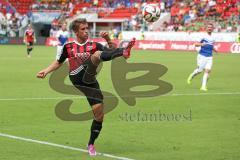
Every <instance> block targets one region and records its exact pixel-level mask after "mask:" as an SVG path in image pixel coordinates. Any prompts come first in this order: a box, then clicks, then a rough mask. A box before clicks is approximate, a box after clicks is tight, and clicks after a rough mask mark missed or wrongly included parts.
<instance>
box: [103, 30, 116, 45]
mask: <svg viewBox="0 0 240 160" xmlns="http://www.w3.org/2000/svg"><path fill="white" fill-rule="evenodd" d="M100 36H101V37H102V38H103V39H105V41H106V42H107V44H108V47H109V48H111V49H114V48H117V44H115V43H113V42H112V40H111V38H110V37H109V34H108V32H104V31H102V32H100Z"/></svg>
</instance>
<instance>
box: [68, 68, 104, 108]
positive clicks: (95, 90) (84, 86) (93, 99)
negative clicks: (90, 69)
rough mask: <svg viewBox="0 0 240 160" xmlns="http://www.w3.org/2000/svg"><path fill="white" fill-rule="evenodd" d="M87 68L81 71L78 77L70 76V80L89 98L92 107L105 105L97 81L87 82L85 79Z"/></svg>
mask: <svg viewBox="0 0 240 160" xmlns="http://www.w3.org/2000/svg"><path fill="white" fill-rule="evenodd" d="M86 74H87V72H86V68H85V69H83V70H82V71H80V72H79V73H78V74H76V75H69V78H70V80H71V81H72V83H73V85H74V86H75V87H76V88H77V89H79V90H80V91H81V92H83V93H84V95H85V96H86V97H87V100H88V103H89V104H90V106H93V105H95V104H99V103H103V94H102V91H101V90H100V86H99V84H98V81H97V80H96V79H95V77H94V78H93V79H95V80H94V81H91V82H86V81H85V80H84V79H85V78H84V77H86Z"/></svg>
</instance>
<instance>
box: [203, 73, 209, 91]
mask: <svg viewBox="0 0 240 160" xmlns="http://www.w3.org/2000/svg"><path fill="white" fill-rule="evenodd" d="M207 81H208V73H204V75H203V79H202V88H206V87H207Z"/></svg>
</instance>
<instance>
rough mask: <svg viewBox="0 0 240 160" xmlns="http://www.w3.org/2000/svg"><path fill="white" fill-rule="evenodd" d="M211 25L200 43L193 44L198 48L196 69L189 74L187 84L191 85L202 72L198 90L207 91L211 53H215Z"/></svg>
mask: <svg viewBox="0 0 240 160" xmlns="http://www.w3.org/2000/svg"><path fill="white" fill-rule="evenodd" d="M213 29H214V27H213V24H211V23H209V24H208V25H207V29H206V31H207V33H206V34H205V35H204V36H203V37H202V38H201V40H200V42H197V43H195V46H196V47H200V50H199V54H198V57H197V65H198V67H197V68H196V69H195V70H194V71H193V73H191V74H190V75H189V77H188V80H187V83H188V84H191V81H192V79H193V78H194V77H195V76H196V75H198V74H199V73H201V72H202V71H204V75H203V79H202V87H201V88H200V90H202V91H207V90H208V89H207V81H208V78H209V74H210V72H211V69H212V64H213V51H215V52H217V50H216V49H215V48H214V43H215V39H214V37H213V35H212V32H213Z"/></svg>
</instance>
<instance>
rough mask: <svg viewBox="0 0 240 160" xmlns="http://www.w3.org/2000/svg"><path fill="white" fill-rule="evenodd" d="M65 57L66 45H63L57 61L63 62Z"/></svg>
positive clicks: (66, 56) (66, 54)
mask: <svg viewBox="0 0 240 160" xmlns="http://www.w3.org/2000/svg"><path fill="white" fill-rule="evenodd" d="M67 58H68V53H67V48H66V45H64V46H63V49H62V52H61V55H60V56H59V58H58V59H57V61H58V62H59V63H63V62H64V61H65V60H66V59H67Z"/></svg>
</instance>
